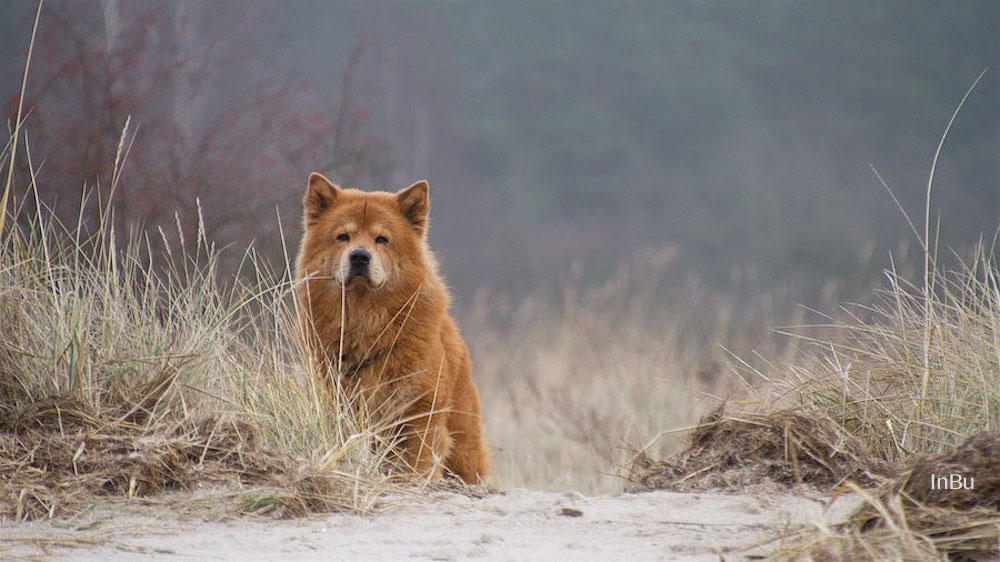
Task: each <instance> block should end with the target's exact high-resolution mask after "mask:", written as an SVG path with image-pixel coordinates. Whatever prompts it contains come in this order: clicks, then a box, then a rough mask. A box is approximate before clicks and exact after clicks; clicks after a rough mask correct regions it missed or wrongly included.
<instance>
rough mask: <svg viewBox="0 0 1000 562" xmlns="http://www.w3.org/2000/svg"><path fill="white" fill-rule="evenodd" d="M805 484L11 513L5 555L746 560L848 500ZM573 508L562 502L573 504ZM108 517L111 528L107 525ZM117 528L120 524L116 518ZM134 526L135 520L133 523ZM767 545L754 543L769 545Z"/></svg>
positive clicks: (2, 528)
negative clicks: (215, 519)
mask: <svg viewBox="0 0 1000 562" xmlns="http://www.w3.org/2000/svg"><path fill="white" fill-rule="evenodd" d="M849 504H850V501H849V500H843V501H838V502H837V504H836V505H834V506H833V507H832V508H831V509H828V510H825V511H824V504H823V502H822V500H821V499H815V498H806V497H800V496H791V495H781V494H769V495H763V494H762V495H729V494H720V493H688V494H681V493H671V492H651V493H644V494H626V495H621V496H613V497H592V498H591V497H585V496H582V495H579V494H576V493H568V494H560V493H543V492H532V491H527V490H513V491H509V492H507V493H505V494H502V495H500V494H498V495H493V496H489V497H486V498H483V499H474V498H469V497H465V496H461V495H456V494H450V493H442V494H438V495H437V496H435V497H434V498H433V500H432V501H412V500H409V501H407V503H406V504H404V505H402V506H399V507H397V508H394V509H392V510H391V511H387V512H384V513H379V514H374V515H353V514H333V515H325V516H322V517H317V518H312V519H307V520H296V521H236V522H225V523H203V522H191V521H186V522H185V521H169V522H165V521H156V520H153V519H146V518H141V517H136V516H134V515H129V516H125V515H120V516H116V517H112V518H111V519H110V520H104V521H103V522H102V523H101V525H98V526H96V527H93V528H90V529H86V530H76V531H74V530H68V529H59V528H55V527H53V526H52V525H51V524H50V523H32V524H21V525H13V524H3V525H0V558H6V557H8V556H18V555H20V556H30V555H32V554H38V553H39V552H40V551H39V550H37V547H36V546H33V545H31V544H30V543H21V542H19V541H20V540H21V539H30V538H32V537H45V538H46V539H48V540H49V541H51V540H53V539H60V538H65V539H68V540H73V541H77V542H76V544H75V546H71V547H60V546H51V547H50V549H49V555H51V556H52V558H55V559H63V560H66V559H68V560H96V559H100V560H136V559H144V560H145V559H156V560H296V561H305V560H466V559H474V560H560V559H573V560H616V559H635V560H713V561H718V560H720V555H721V559H725V560H741V559H744V557H745V555H746V554H749V553H750V552H747V551H741V549H743V548H744V547H746V546H747V545H749V544H753V543H755V542H757V541H760V540H763V539H766V538H769V537H771V536H773V535H774V534H775V533H777V532H780V531H783V530H786V529H789V528H792V527H795V526H797V525H803V524H810V523H811V522H814V521H820V520H824V519H826V520H830V519H831V518H833V517H835V516H836V515H838V514H842V513H844V510H845V509H848V508H849ZM564 508H565V509H567V510H576V511H570V512H569V513H570V514H563V510H564ZM102 526H103V527H105V529H104V530H101V529H100V527H102ZM114 528H118V529H120V530H119V531H111V532H109V531H108V529H114ZM126 529H127V530H126ZM761 552H762V551H761V550H759V549H758V550H756V551H754V553H756V554H760V553H761Z"/></svg>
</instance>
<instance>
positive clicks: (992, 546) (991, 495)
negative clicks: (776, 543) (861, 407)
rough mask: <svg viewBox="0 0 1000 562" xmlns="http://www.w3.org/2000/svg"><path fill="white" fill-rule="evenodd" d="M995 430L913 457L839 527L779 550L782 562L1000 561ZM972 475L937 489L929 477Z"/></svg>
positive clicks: (865, 495) (999, 459)
mask: <svg viewBox="0 0 1000 562" xmlns="http://www.w3.org/2000/svg"><path fill="white" fill-rule="evenodd" d="M998 466H1000V432H998V431H991V432H990V431H987V432H982V433H978V434H975V435H973V436H972V437H970V438H969V439H967V440H966V441H965V442H964V443H962V444H961V445H960V446H958V447H956V448H954V449H953V450H951V451H949V452H947V453H942V454H939V455H925V456H920V457H918V458H915V459H914V460H913V461H912V462H910V463H909V465H908V466H907V468H906V470H904V471H902V472H901V473H900V474H899V475H898V476H896V477H895V478H893V479H890V480H888V481H887V482H886V483H885V484H883V485H882V486H880V487H879V488H878V489H876V490H872V491H864V490H861V489H859V488H856V487H855V488H854V490H855V491H856V492H857V493H858V494H859V495H860V496H861V498H862V500H863V501H862V504H861V505H860V506H859V507H858V508H857V509H856V510H855V511H854V512H853V513H852V514H851V515H850V516H849V517H848V518H847V520H845V521H843V522H842V523H839V524H836V525H833V526H832V527H829V528H821V529H816V530H810V531H807V532H805V533H802V534H800V535H799V536H797V537H796V538H795V540H794V541H792V542H790V543H787V544H784V545H781V547H780V548H779V550H778V551H777V552H776V555H775V557H776V558H778V559H782V560H801V559H813V560H969V561H987V560H996V559H997V556H998V555H1000V473H998V472H997V467H998ZM932 474H933V475H937V476H941V475H947V474H961V475H963V476H964V477H966V478H967V477H969V476H973V475H974V477H975V480H974V483H973V485H974V488H973V489H962V490H942V489H937V488H936V487H935V486H932V485H931V475H932Z"/></svg>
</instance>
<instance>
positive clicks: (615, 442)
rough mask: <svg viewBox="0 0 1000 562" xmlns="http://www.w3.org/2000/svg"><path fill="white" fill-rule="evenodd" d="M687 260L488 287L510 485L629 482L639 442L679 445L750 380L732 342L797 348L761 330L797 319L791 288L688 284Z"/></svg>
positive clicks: (587, 486) (478, 373) (617, 485)
mask: <svg viewBox="0 0 1000 562" xmlns="http://www.w3.org/2000/svg"><path fill="white" fill-rule="evenodd" d="M673 257H674V254H673V253H671V252H667V253H663V254H653V255H640V256H636V257H634V258H633V259H632V260H631V261H629V262H627V263H625V264H623V265H622V267H621V269H620V270H619V271H618V273H617V274H616V275H614V276H613V277H612V278H611V279H609V280H608V281H606V282H604V283H602V284H600V285H597V286H591V287H588V286H586V285H585V284H584V283H582V282H580V281H579V280H569V281H566V282H564V283H563V284H562V286H561V288H560V290H559V291H558V293H557V294H556V295H555V297H548V298H545V297H543V296H536V297H533V298H525V299H523V300H520V301H506V300H504V299H502V298H500V297H498V296H496V295H495V294H491V293H487V292H485V291H484V292H481V293H480V294H479V295H477V297H476V299H475V300H474V303H473V305H472V306H471V307H470V308H469V309H468V310H465V311H463V312H464V314H463V315H462V318H461V321H460V324H461V326H462V329H463V334H465V336H466V338H467V339H468V341H469V345H470V348H471V351H472V358H473V372H474V376H475V378H476V381H477V384H478V385H479V387H480V391H481V394H482V396H483V423H484V424H485V427H486V434H487V436H488V437H489V439H490V442H491V445H492V447H493V450H494V465H495V468H496V473H495V482H496V483H497V484H498V485H499V486H501V487H527V488H532V489H541V490H578V491H582V492H585V493H608V492H615V491H620V490H621V489H622V488H623V485H624V484H623V481H622V479H621V478H620V476H619V474H620V469H621V467H622V466H624V465H627V464H628V462H629V460H630V459H631V458H632V456H633V455H634V449H635V448H636V447H637V446H638V447H646V448H647V450H648V451H649V452H650V453H651V454H654V455H656V454H658V455H662V454H666V453H668V452H671V451H674V450H675V449H676V448H677V447H678V446H679V445H680V440H679V437H680V436H681V431H682V429H683V428H686V427H690V426H692V425H693V424H695V423H696V422H697V420H698V419H699V418H700V417H701V416H703V415H704V414H705V413H706V412H707V410H709V409H711V408H712V407H714V405H715V403H716V402H717V399H716V398H715V397H716V396H722V395H724V394H726V393H727V392H728V391H729V389H730V387H732V386H733V384H734V383H735V382H736V378H735V377H732V376H731V369H730V368H729V365H728V354H727V352H726V350H725V349H724V348H722V347H720V346H719V345H718V342H720V341H726V342H729V345H730V346H732V347H734V348H736V349H740V350H749V349H758V350H760V351H761V353H762V354H765V355H770V356H772V357H774V356H783V354H784V353H787V352H788V351H789V348H781V347H778V345H777V344H778V341H777V339H776V338H774V337H773V333H771V332H769V331H767V330H759V329H757V327H758V326H759V324H758V322H760V321H761V320H760V319H762V318H766V319H775V318H779V317H780V318H783V319H787V318H788V317H787V316H786V315H785V314H787V311H782V310H781V309H780V307H779V306H778V305H777V303H778V302H780V300H781V299H780V298H774V299H765V298H761V299H759V300H758V301H756V302H755V303H754V305H753V306H746V305H744V304H742V303H736V302H734V299H735V297H732V296H720V295H719V294H718V293H712V292H709V291H707V290H705V289H704V288H703V287H701V286H700V285H698V284H697V283H695V282H689V283H686V284H684V285H683V288H681V289H680V290H678V288H677V285H678V283H677V276H676V275H675V272H674V271H673V270H671V267H672V264H673ZM665 429H666V430H667V431H664V430H665Z"/></svg>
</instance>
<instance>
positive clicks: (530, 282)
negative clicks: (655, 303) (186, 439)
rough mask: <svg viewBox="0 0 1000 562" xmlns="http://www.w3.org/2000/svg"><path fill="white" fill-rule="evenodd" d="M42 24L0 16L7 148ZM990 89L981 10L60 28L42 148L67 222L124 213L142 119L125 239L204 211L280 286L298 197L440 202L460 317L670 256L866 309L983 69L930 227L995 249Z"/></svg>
mask: <svg viewBox="0 0 1000 562" xmlns="http://www.w3.org/2000/svg"><path fill="white" fill-rule="evenodd" d="M35 6H36V4H35V2H34V1H26V0H14V1H10V0H8V1H5V2H4V3H3V5H2V6H0V94H2V95H3V96H4V97H3V98H2V99H3V102H4V105H3V107H2V110H3V111H4V113H5V117H6V118H7V120H8V121H9V122H12V121H13V119H14V115H16V110H17V105H16V103H17V96H18V91H19V87H20V76H21V72H22V70H23V63H24V58H25V55H26V51H27V44H28V38H29V35H30V31H31V21H32V18H33V15H34V8H35ZM998 62H1000V8H998V6H997V4H996V2H995V1H992V0H984V1H974V0H961V1H957V2H947V3H943V2H915V1H914V2H911V1H879V2H862V1H819V0H808V1H802V2H791V1H769V2H742V1H713V2H678V1H670V2H621V3H620V2H578V1H562V0H549V1H545V2H452V1H449V2H382V1H378V2H305V1H295V2H242V1H240V2H237V1H222V0H215V1H212V2H195V1H179V2H156V1H138V0H136V1H123V0H104V1H96V0H95V1H89V0H75V1H67V0H48V1H47V2H46V3H45V7H44V10H43V15H42V19H41V24H40V27H39V35H38V43H37V45H36V50H35V55H34V60H33V66H32V69H31V77H30V80H29V84H28V96H27V99H26V107H27V108H31V115H30V117H29V119H28V121H27V125H26V131H27V139H28V145H29V147H30V151H31V155H32V158H33V162H34V164H35V166H36V168H38V169H39V176H38V181H39V186H40V190H41V193H40V195H41V197H42V198H43V199H44V200H45V201H46V202H47V203H48V204H51V205H53V206H54V208H55V209H56V210H57V211H58V213H59V214H60V216H62V217H63V218H64V220H67V222H70V223H75V220H74V217H75V215H76V213H77V211H78V209H79V206H80V194H81V189H82V188H83V186H84V185H86V186H89V187H96V186H98V185H100V186H101V189H102V191H101V196H104V197H106V196H107V194H108V192H107V186H108V185H109V183H110V178H109V177H108V176H109V173H110V170H111V167H112V164H113V160H114V153H115V149H116V148H117V146H118V142H119V137H120V134H121V130H122V127H123V125H124V124H125V122H126V119H127V118H128V117H129V116H131V125H132V127H131V130H130V131H129V136H128V138H127V140H128V141H133V136H132V135H134V142H132V145H131V150H130V153H129V163H128V164H127V166H126V168H125V172H124V175H123V177H122V180H121V184H120V187H119V188H118V190H117V191H116V193H115V195H114V197H115V200H114V204H115V208H116V220H117V221H118V224H119V228H118V231H119V232H125V231H127V228H128V226H127V225H128V224H131V223H135V222H137V221H139V222H141V223H142V224H144V225H146V226H153V227H155V226H170V225H173V223H174V213H175V212H177V213H179V216H180V219H181V222H182V223H183V224H184V225H185V226H186V227H188V228H190V229H191V230H192V231H193V229H194V226H195V225H196V223H197V203H196V201H200V206H201V209H202V212H203V215H204V219H205V224H206V227H207V234H208V238H209V239H210V240H212V241H215V242H216V243H218V244H219V245H227V244H232V245H234V246H235V247H236V248H243V247H245V246H247V245H248V244H250V243H251V242H254V243H255V244H256V245H257V247H258V248H259V249H260V250H261V251H262V252H263V253H264V254H265V255H266V256H268V257H269V258H270V259H271V260H272V262H274V263H276V264H282V263H283V257H282V253H281V244H280V237H279V232H278V220H277V217H278V216H279V215H280V217H281V220H282V224H283V226H284V229H285V234H286V238H287V242H288V244H289V247H290V248H293V249H294V248H295V247H296V245H297V243H298V239H299V236H300V226H299V215H300V200H301V194H302V191H303V189H304V187H305V181H306V177H307V176H308V174H309V172H311V171H313V170H319V171H322V172H324V173H326V174H327V175H328V176H329V177H331V178H332V179H334V180H335V181H338V182H340V183H341V184H343V185H350V186H359V187H365V188H381V189H389V190H395V189H399V188H401V187H404V186H406V185H409V184H410V183H411V182H412V181H414V180H417V179H423V178H426V179H428V180H429V181H430V184H431V190H432V204H433V211H432V225H433V226H432V229H431V240H432V245H433V247H434V248H435V249H436V250H437V253H438V256H439V258H440V261H441V263H442V268H443V270H444V273H445V274H446V275H447V277H448V278H449V279H450V281H451V284H452V285H453V287H454V289H455V293H456V297H457V299H458V301H459V303H462V302H468V301H469V299H471V298H472V297H473V295H474V294H475V292H476V291H477V290H478V289H479V288H481V287H488V288H493V289H495V290H497V291H500V292H505V293H511V294H515V295H516V294H524V293H527V292H529V291H537V290H545V289H546V288H547V287H551V286H556V285H558V284H560V283H563V282H565V281H566V280H567V279H569V278H571V277H574V276H575V277H579V278H582V279H583V282H587V280H592V279H602V278H605V277H607V276H608V275H610V274H611V273H612V272H614V271H615V269H616V268H618V267H621V266H622V265H623V264H625V265H626V266H627V264H629V263H632V262H633V261H634V260H642V259H644V256H656V255H662V254H664V253H665V252H675V253H676V256H677V258H676V260H675V261H674V263H673V264H672V265H671V268H670V271H671V272H672V273H671V274H670V275H671V276H672V278H673V279H675V280H678V281H680V280H688V281H690V280H692V279H695V280H697V281H698V282H700V283H704V284H705V285H707V286H712V287H719V288H732V287H737V288H738V286H740V285H745V284H747V283H753V284H755V285H756V286H763V287H768V286H777V285H781V286H787V287H791V288H792V289H791V293H792V294H794V295H795V296H794V298H795V299H796V300H798V301H801V302H807V303H808V302H810V301H812V300H815V299H817V298H819V295H820V293H821V292H829V291H836V292H837V293H838V294H839V295H841V296H843V297H844V298H850V297H851V296H853V295H857V294H861V293H862V291H864V290H865V289H867V288H868V287H869V285H870V284H871V283H872V282H873V280H875V279H877V276H878V271H879V270H880V269H881V268H882V267H884V266H886V265H887V263H888V256H889V254H890V252H894V255H897V256H899V257H900V259H901V260H905V253H906V250H905V248H906V245H907V241H908V243H909V245H910V246H911V247H915V246H916V241H915V240H914V239H913V237H912V235H911V234H910V233H909V230H908V227H907V226H906V222H905V219H904V218H903V217H902V215H901V214H900V212H899V210H898V209H897V208H896V206H895V204H894V203H893V201H892V198H891V197H890V196H889V195H888V194H887V193H886V191H885V190H884V189H883V188H882V187H881V186H880V184H879V182H878V179H877V178H876V176H875V174H874V173H873V172H872V170H871V168H870V167H869V164H871V165H873V166H874V167H875V168H876V169H877V170H878V171H879V173H881V175H882V176H883V177H884V178H885V180H886V181H887V182H888V183H889V185H890V186H891V188H892V190H893V192H894V193H895V194H896V196H898V198H899V200H900V202H901V204H902V205H903V206H904V207H905V208H906V209H907V210H908V211H909V212H910V213H911V214H913V215H914V216H915V217H920V218H921V219H922V215H923V202H924V196H925V188H926V177H927V173H928V169H929V167H930V163H931V158H932V156H933V154H934V149H935V147H936V145H937V142H938V137H939V135H940V133H941V131H942V130H943V128H944V126H945V124H946V123H947V120H948V117H949V116H950V114H951V112H952V110H953V109H954V107H955V105H956V103H957V102H958V100H959V99H960V98H961V96H962V94H963V93H964V92H965V90H966V89H967V88H968V87H969V85H970V84H971V83H972V81H973V80H974V79H975V77H976V76H977V75H978V74H979V73H980V72H981V71H982V70H983V69H984V68H990V69H991V70H990V71H989V72H988V73H987V75H986V76H985V78H984V79H983V81H982V82H981V83H980V84H979V86H978V87H977V88H976V90H975V91H974V92H973V93H972V95H971V97H970V98H969V101H968V103H967V104H966V106H965V108H964V109H963V111H962V113H961V114H960V115H959V117H958V120H957V122H956V124H955V126H954V127H953V129H952V131H951V135H950V137H949V139H948V141H947V143H946V145H945V148H944V152H943V156H942V159H941V162H940V164H939V169H938V175H937V181H936V183H935V188H934V193H933V209H932V212H933V215H934V216H935V217H937V216H940V217H941V219H942V221H941V243H942V244H941V247H942V249H945V248H947V247H948V245H952V246H954V247H956V248H958V249H961V248H965V247H968V246H970V245H972V244H973V243H975V242H976V240H977V239H978V238H979V236H980V235H981V234H985V236H987V237H991V236H992V235H993V234H994V232H995V229H996V227H997V219H998V218H1000V65H998V64H997V63H998ZM4 134H5V135H6V132H5V133H4ZM18 164H19V165H20V166H22V167H23V166H24V165H25V164H24V163H23V162H19V163H18ZM20 177H21V178H25V177H27V176H26V175H24V174H22V175H21V176H20ZM27 188H28V186H27V185H15V190H17V193H21V194H23V193H25V191H26V190H27ZM94 197H97V195H96V193H95V195H94ZM92 210H93V213H96V208H93V209H92ZM93 213H92V214H91V215H90V220H93V219H94V216H95V215H94V214H93ZM911 251H913V255H914V256H916V255H919V250H918V249H916V248H911ZM944 253H947V252H946V251H944ZM233 254H234V255H235V258H237V259H238V257H239V251H236V252H233ZM748 280H750V281H748Z"/></svg>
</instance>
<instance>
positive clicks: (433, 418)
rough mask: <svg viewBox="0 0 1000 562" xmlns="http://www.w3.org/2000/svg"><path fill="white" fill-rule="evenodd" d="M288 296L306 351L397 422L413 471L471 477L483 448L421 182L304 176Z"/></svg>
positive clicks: (484, 462)
mask: <svg viewBox="0 0 1000 562" xmlns="http://www.w3.org/2000/svg"><path fill="white" fill-rule="evenodd" d="M302 206H303V229H304V235H303V238H302V243H301V246H300V248H299V253H298V257H297V259H296V281H297V287H296V294H297V298H298V301H299V306H300V318H301V319H302V322H303V329H304V331H305V333H306V334H307V341H308V342H309V344H308V345H309V348H310V349H311V355H312V359H313V360H314V361H315V362H316V364H317V370H318V372H319V373H320V376H321V377H322V379H323V381H324V382H325V383H326V384H327V385H329V384H331V383H332V382H333V380H332V377H339V382H340V383H341V385H342V388H345V389H350V392H351V395H353V396H359V397H361V398H362V400H361V402H362V403H364V404H366V405H367V408H368V411H369V412H370V414H371V415H372V416H373V419H375V420H377V421H379V422H381V423H380V425H382V426H386V425H388V426H392V427H395V428H396V432H397V433H396V434H395V435H397V436H398V447H397V448H398V451H399V455H398V456H399V457H400V458H401V459H402V461H404V463H405V464H406V465H407V466H408V467H409V468H410V469H411V470H413V471H415V472H416V473H417V474H418V475H421V476H423V477H425V478H430V479H437V478H439V477H441V475H442V473H443V471H448V472H449V473H452V474H454V475H457V476H458V477H460V478H461V479H462V480H463V481H464V482H466V483H469V484H477V483H482V482H483V481H484V479H485V477H486V475H487V473H488V470H489V468H488V463H489V460H488V453H487V450H486V446H485V444H484V440H483V435H482V427H481V421H480V408H479V394H478V392H477V390H476V386H475V384H474V383H473V381H472V375H471V372H472V363H471V361H470V359H469V350H468V348H467V347H466V345H465V341H464V340H463V339H462V336H461V335H460V334H459V331H458V327H457V326H456V324H455V321H454V320H453V319H452V317H451V315H450V314H449V312H448V308H449V304H450V299H451V297H450V295H449V292H448V288H447V287H446V285H445V282H444V280H443V279H442V277H441V275H440V274H439V273H438V265H437V260H436V259H435V257H434V254H433V253H432V252H431V249H430V246H429V245H428V241H427V229H428V226H429V222H428V219H429V217H428V215H429V211H430V195H429V187H428V184H427V182H426V181H418V182H416V183H414V184H413V185H411V186H409V187H407V188H406V189H403V190H401V191H399V192H398V193H388V192H381V191H374V192H366V191H361V190H358V189H350V188H341V187H339V186H337V185H335V184H334V183H332V182H331V181H330V180H328V179H327V178H326V177H324V176H323V175H322V174H319V173H315V172H314V173H313V174H311V175H310V176H309V184H308V187H307V188H306V193H305V197H304V198H303V204H302Z"/></svg>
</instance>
